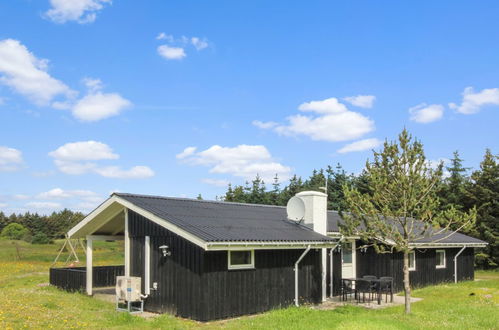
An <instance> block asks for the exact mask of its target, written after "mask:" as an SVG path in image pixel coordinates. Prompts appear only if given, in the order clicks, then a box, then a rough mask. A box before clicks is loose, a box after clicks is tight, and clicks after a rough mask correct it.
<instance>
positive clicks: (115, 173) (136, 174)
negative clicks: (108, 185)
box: [95, 166, 154, 179]
mask: <svg viewBox="0 0 499 330" xmlns="http://www.w3.org/2000/svg"><path fill="white" fill-rule="evenodd" d="M95 172H96V173H97V174H100V175H102V176H104V177H106V178H116V179H145V178H150V177H153V176H154V171H153V170H151V169H150V168H149V167H147V166H134V167H132V168H130V169H128V170H123V169H121V168H120V167H118V166H106V167H98V168H95Z"/></svg>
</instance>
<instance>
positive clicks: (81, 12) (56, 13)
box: [45, 0, 111, 24]
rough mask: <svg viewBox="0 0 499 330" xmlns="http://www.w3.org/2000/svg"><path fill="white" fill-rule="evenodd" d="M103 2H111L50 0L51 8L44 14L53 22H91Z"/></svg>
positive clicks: (106, 2) (100, 0)
mask: <svg viewBox="0 0 499 330" xmlns="http://www.w3.org/2000/svg"><path fill="white" fill-rule="evenodd" d="M105 4H111V0H50V5H51V6H52V8H51V9H49V10H48V11H47V12H45V16H46V17H48V18H49V19H50V20H52V21H53V22H55V23H66V22H68V21H76V22H78V23H80V24H84V23H92V22H93V21H95V19H96V17H97V12H98V11H100V10H101V9H102V8H104V5H105Z"/></svg>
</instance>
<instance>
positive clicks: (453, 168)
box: [439, 151, 469, 210]
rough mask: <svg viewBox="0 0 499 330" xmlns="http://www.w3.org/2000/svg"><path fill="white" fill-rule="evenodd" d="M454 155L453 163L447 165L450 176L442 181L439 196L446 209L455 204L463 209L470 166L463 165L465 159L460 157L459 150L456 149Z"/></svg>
mask: <svg viewBox="0 0 499 330" xmlns="http://www.w3.org/2000/svg"><path fill="white" fill-rule="evenodd" d="M453 155H454V156H453V158H452V159H451V165H450V166H447V167H446V170H447V171H448V172H449V177H448V178H446V179H445V180H444V181H443V182H442V185H441V186H440V189H439V197H440V202H441V204H442V208H444V209H446V208H449V207H451V206H453V207H455V208H456V209H459V210H461V209H463V208H464V204H465V202H464V200H465V198H466V183H467V182H468V180H469V179H468V177H467V175H466V173H467V171H468V170H469V168H466V167H463V160H462V159H461V158H460V157H459V152H458V151H454V154H453Z"/></svg>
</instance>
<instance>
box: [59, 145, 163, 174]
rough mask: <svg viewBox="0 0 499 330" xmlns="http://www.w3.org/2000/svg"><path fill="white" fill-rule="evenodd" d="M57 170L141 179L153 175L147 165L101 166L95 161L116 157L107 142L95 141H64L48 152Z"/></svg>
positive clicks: (69, 172)
mask: <svg viewBox="0 0 499 330" xmlns="http://www.w3.org/2000/svg"><path fill="white" fill-rule="evenodd" d="M49 156H51V157H52V158H54V163H55V165H56V166H57V168H58V169H59V171H61V172H63V173H66V174H71V175H80V174H85V173H95V174H99V175H101V176H103V177H107V178H118V179H143V178H149V177H152V176H154V171H153V170H152V169H150V168H149V167H147V166H133V167H132V168H130V169H128V170H124V169H122V168H121V167H119V166H101V165H99V164H98V163H96V161H100V160H110V159H118V158H119V155H118V154H115V153H114V152H113V150H112V149H111V147H109V146H108V145H107V144H105V143H102V142H97V141H81V142H73V143H66V144H65V145H63V146H60V147H59V148H57V149H56V150H54V151H52V152H50V153H49Z"/></svg>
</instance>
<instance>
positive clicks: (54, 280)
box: [49, 265, 125, 292]
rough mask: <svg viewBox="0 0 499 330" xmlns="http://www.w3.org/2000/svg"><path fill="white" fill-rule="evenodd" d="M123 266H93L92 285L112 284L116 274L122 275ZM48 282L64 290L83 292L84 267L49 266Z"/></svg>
mask: <svg viewBox="0 0 499 330" xmlns="http://www.w3.org/2000/svg"><path fill="white" fill-rule="evenodd" d="M124 273H125V266H121V265H120V266H96V267H93V285H94V287H95V288H98V287H106V286H114V285H115V284H116V276H121V275H124ZM49 278H50V284H51V285H53V286H56V287H58V288H60V289H63V290H66V291H71V292H74V291H80V292H84V291H85V290H86V287H87V281H86V278H87V270H86V268H85V267H68V268H50V276H49Z"/></svg>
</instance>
